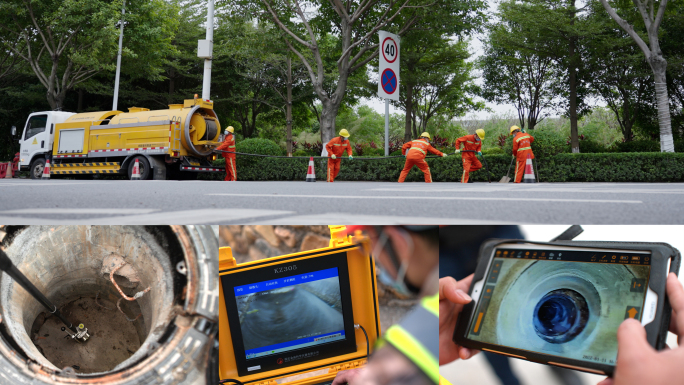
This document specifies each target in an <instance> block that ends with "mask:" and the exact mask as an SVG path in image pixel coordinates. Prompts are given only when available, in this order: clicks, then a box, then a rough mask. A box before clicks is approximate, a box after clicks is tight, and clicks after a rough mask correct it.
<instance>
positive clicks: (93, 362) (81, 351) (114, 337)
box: [31, 297, 142, 373]
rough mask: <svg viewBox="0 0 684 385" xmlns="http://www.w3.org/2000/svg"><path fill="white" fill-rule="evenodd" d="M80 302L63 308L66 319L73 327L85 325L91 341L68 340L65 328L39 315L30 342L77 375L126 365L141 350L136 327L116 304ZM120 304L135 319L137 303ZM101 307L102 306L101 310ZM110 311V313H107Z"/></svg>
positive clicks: (137, 311)
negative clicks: (73, 370) (120, 364)
mask: <svg viewBox="0 0 684 385" xmlns="http://www.w3.org/2000/svg"><path fill="white" fill-rule="evenodd" d="M97 302H99V305H98V303H96V299H95V297H93V298H85V297H82V298H79V299H77V300H75V301H72V302H69V303H68V304H66V305H65V306H62V307H60V311H61V312H62V314H64V316H65V317H66V318H67V319H68V320H70V321H71V322H73V323H74V326H76V325H78V324H79V323H83V324H85V326H86V327H87V328H88V332H89V333H90V339H89V340H88V341H87V342H85V343H79V342H76V340H73V339H71V338H70V337H69V338H65V336H66V335H67V334H66V332H64V331H62V330H61V328H62V327H63V326H64V324H63V323H62V322H61V321H60V320H59V318H57V317H54V316H52V315H50V316H48V317H47V318H46V315H47V314H46V313H41V314H40V315H38V317H37V318H36V320H35V321H34V323H33V327H32V328H31V340H32V341H33V344H34V345H35V346H36V347H37V348H38V350H39V351H40V352H41V353H42V354H43V356H45V358H47V359H48V361H50V362H52V363H53V364H54V365H55V366H56V367H58V368H65V367H67V366H71V367H73V368H74V369H75V370H76V372H77V373H95V372H106V371H109V370H112V369H114V367H115V366H116V365H118V364H119V363H121V362H123V361H125V360H126V359H127V358H128V357H130V356H132V355H133V353H135V351H136V350H138V348H140V343H141V341H140V337H139V336H138V333H137V330H136V325H135V324H136V323H139V322H142V317H140V318H139V319H138V320H136V321H134V322H129V321H127V320H126V316H124V315H123V314H121V313H120V312H119V310H118V309H117V308H116V303H114V302H111V301H108V300H106V299H102V298H99V299H98V300H97ZM127 302H128V301H125V300H124V301H121V309H123V311H125V312H126V313H127V314H128V317H129V318H131V319H132V318H135V316H136V315H138V314H139V312H140V309H139V307H138V305H137V304H136V303H127ZM101 305H102V306H101ZM107 308H109V309H107ZM139 326H142V325H139Z"/></svg>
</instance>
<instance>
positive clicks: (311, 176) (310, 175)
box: [306, 156, 316, 182]
mask: <svg viewBox="0 0 684 385" xmlns="http://www.w3.org/2000/svg"><path fill="white" fill-rule="evenodd" d="M306 181H307V182H315V181H316V172H315V171H314V161H313V156H312V157H311V158H309V171H307V172H306Z"/></svg>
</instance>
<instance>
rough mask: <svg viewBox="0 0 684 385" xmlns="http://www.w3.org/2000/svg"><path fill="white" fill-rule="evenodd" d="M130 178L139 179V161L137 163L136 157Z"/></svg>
mask: <svg viewBox="0 0 684 385" xmlns="http://www.w3.org/2000/svg"><path fill="white" fill-rule="evenodd" d="M131 180H140V163H138V159H136V160H135V164H134V165H133V173H132V174H131Z"/></svg>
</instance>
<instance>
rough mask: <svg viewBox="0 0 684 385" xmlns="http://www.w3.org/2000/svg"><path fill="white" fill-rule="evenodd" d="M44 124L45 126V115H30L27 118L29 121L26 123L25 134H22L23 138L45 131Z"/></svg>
mask: <svg viewBox="0 0 684 385" xmlns="http://www.w3.org/2000/svg"><path fill="white" fill-rule="evenodd" d="M45 126H47V115H34V116H32V117H31V118H29V121H28V123H27V124H26V134H25V135H24V140H26V139H28V138H30V137H32V136H35V135H38V134H40V133H41V132H43V131H45Z"/></svg>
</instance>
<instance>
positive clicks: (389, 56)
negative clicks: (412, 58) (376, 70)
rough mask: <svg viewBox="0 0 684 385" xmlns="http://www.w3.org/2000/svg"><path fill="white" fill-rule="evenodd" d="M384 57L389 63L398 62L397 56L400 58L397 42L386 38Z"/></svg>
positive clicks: (383, 44) (383, 43)
mask: <svg viewBox="0 0 684 385" xmlns="http://www.w3.org/2000/svg"><path fill="white" fill-rule="evenodd" d="M382 56H383V57H384V58H385V61H386V62H387V63H394V61H395V60H397V56H399V48H398V47H397V42H396V41H394V39H392V38H391V37H386V38H385V40H383V42H382Z"/></svg>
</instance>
